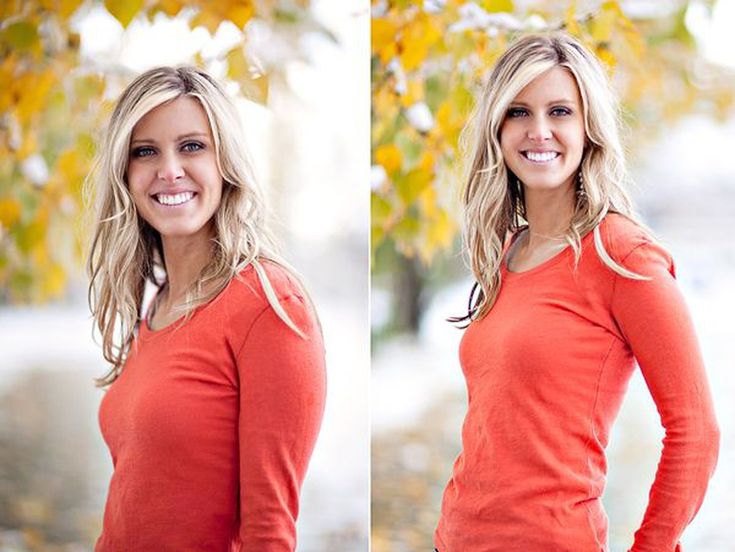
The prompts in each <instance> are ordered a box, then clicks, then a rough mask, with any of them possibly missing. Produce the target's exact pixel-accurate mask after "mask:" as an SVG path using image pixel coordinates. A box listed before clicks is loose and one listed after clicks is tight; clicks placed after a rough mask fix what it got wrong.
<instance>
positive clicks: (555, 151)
mask: <svg viewBox="0 0 735 552" xmlns="http://www.w3.org/2000/svg"><path fill="white" fill-rule="evenodd" d="M582 115H583V114H582V98H581V97H580V95H579V88H578V87H577V82H576V80H575V79H574V77H573V76H572V74H571V72H569V70H567V69H565V68H564V67H559V66H557V67H553V68H552V69H549V70H548V71H546V72H545V73H542V74H541V75H539V76H538V77H536V78H535V79H534V80H532V81H531V82H530V83H529V84H528V85H527V86H526V87H525V88H523V90H521V91H520V92H519V93H518V95H517V96H516V97H515V98H514V99H513V101H512V102H511V104H510V106H509V107H508V111H507V112H506V117H505V120H504V121H503V124H502V126H501V128H500V147H501V150H502V152H503V158H504V159H505V163H506V165H507V167H508V168H509V169H510V170H511V171H513V173H514V174H515V175H516V176H517V177H518V178H520V180H521V182H523V184H524V188H525V190H526V192H528V191H529V190H551V189H555V188H560V187H561V188H567V187H571V186H573V185H574V178H575V176H576V174H577V170H578V168H579V164H580V163H581V161H582V151H583V149H584V145H585V132H584V120H583V116H582Z"/></svg>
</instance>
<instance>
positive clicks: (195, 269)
mask: <svg viewBox="0 0 735 552" xmlns="http://www.w3.org/2000/svg"><path fill="white" fill-rule="evenodd" d="M162 242H163V258H164V264H165V267H166V278H167V280H168V290H167V291H168V293H167V294H166V295H167V300H168V303H169V306H171V305H173V304H174V303H175V302H179V301H180V300H181V299H182V298H183V296H184V293H185V291H186V289H187V288H188V287H189V286H191V285H192V284H193V283H194V282H195V281H196V279H197V277H198V276H199V273H200V272H201V270H202V269H203V268H204V267H205V266H206V265H207V263H209V262H210V260H211V258H212V245H211V240H210V238H209V234H208V233H206V234H205V235H202V236H186V237H165V236H163V237H162Z"/></svg>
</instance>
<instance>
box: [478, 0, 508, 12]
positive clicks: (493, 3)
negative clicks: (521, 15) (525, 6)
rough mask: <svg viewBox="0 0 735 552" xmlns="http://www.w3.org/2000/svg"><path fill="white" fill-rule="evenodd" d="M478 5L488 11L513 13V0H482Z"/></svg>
mask: <svg viewBox="0 0 735 552" xmlns="http://www.w3.org/2000/svg"><path fill="white" fill-rule="evenodd" d="M480 6H481V7H482V8H483V9H484V10H485V11H487V12H490V13H499V12H507V13H513V0H482V1H481V2H480Z"/></svg>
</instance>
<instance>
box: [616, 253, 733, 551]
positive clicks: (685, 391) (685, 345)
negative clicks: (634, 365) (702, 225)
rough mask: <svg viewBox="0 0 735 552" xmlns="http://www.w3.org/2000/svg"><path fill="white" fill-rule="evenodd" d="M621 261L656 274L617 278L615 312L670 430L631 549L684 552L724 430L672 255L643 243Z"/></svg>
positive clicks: (663, 420) (625, 264)
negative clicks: (644, 278) (685, 538)
mask: <svg viewBox="0 0 735 552" xmlns="http://www.w3.org/2000/svg"><path fill="white" fill-rule="evenodd" d="M622 262H623V265H624V266H625V267H626V268H628V269H630V270H632V271H633V272H636V273H638V274H641V275H645V276H649V277H650V278H651V279H650V280H647V281H641V280H633V279H629V278H625V277H622V276H618V275H616V281H615V286H614V291H613V296H612V312H613V315H614V317H615V320H616V322H617V324H618V327H619V328H620V330H621V332H622V334H623V336H624V337H625V339H626V340H627V342H628V343H629V345H630V347H631V350H632V351H633V354H634V355H635V358H636V360H637V362H638V365H639V367H640V369H641V372H642V374H643V377H644V378H645V381H646V384H647V385H648V389H649V390H650V392H651V395H652V396H653V400H654V401H655V403H656V408H657V410H658V412H659V415H660V416H661V423H662V424H663V427H664V428H665V430H666V435H665V437H664V440H663V451H662V452H661V459H660V461H659V464H658V469H657V471H656V477H655V480H654V482H653V485H652V487H651V490H650V493H649V501H648V507H647V509H646V513H645V515H644V517H643V521H642V523H641V526H640V528H639V529H638V530H637V531H636V533H635V542H634V544H633V547H632V548H631V549H630V552H674V551H676V552H679V551H680V550H681V544H680V543H679V537H680V536H681V534H682V533H683V532H684V529H685V527H686V526H687V525H688V524H689V523H690V522H691V521H692V519H693V518H694V516H695V514H696V513H697V511H698V510H699V507H700V506H701V504H702V501H703V500H704V494H705V491H706V489H707V483H708V481H709V479H710V477H711V476H712V473H713V472H714V469H715V465H716V463H717V454H718V450H719V438H720V435H719V429H718V426H717V421H716V420H715V414H714V409H713V406H712V398H711V395H710V391H709V386H708V384H707V376H706V373H705V369H704V363H703V361H702V355H701V352H700V350H699V345H698V343H697V338H696V334H695V331H694V326H693V324H692V320H691V318H690V315H689V311H688V309H687V306H686V304H685V302H684V298H683V296H682V294H681V292H680V291H679V289H678V287H677V285H676V281H675V279H674V267H673V263H672V261H671V258H670V256H669V255H668V254H667V253H666V251H664V250H663V249H662V248H661V247H660V246H658V245H657V244H654V243H652V242H643V243H641V244H639V245H637V246H636V247H635V248H634V249H633V250H631V251H630V252H629V253H628V255H626V257H625V258H624V259H623V261H622Z"/></svg>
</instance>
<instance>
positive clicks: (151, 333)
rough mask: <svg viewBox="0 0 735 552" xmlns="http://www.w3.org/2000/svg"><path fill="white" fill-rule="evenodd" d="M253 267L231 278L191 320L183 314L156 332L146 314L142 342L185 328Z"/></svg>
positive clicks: (198, 308) (197, 308) (192, 314)
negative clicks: (239, 276) (149, 323)
mask: <svg viewBox="0 0 735 552" xmlns="http://www.w3.org/2000/svg"><path fill="white" fill-rule="evenodd" d="M251 266H252V263H250V264H248V265H247V266H246V267H245V268H244V269H242V270H241V271H239V272H238V273H237V274H236V275H235V276H233V277H232V278H230V281H229V282H227V285H226V286H225V287H224V288H222V291H220V292H219V293H218V294H217V295H215V296H214V297H213V298H212V299H211V300H210V301H208V302H207V303H204V304H203V305H199V306H198V307H196V308H195V309H194V310H193V311H192V313H191V316H190V317H189V320H186V315H185V314H182V315H181V316H179V317H178V318H177V319H176V320H174V321H173V322H171V323H170V324H167V325H166V326H164V327H163V328H160V329H158V330H154V329H152V328H151V327H150V326H149V325H148V313H147V312H146V315H145V316H144V317H143V318H142V319H141V322H140V331H139V332H138V334H139V336H140V339H141V341H145V340H148V339H153V338H156V337H159V336H161V335H165V334H167V333H169V332H171V331H173V330H174V329H176V328H181V327H183V326H184V325H185V324H186V323H187V322H189V323H190V322H191V321H192V320H193V319H194V317H195V316H196V315H197V314H199V312H200V311H203V310H204V309H206V308H208V307H210V306H213V305H214V304H215V303H217V302H218V301H219V300H220V299H221V298H222V296H223V295H225V293H226V292H227V290H228V289H230V286H231V285H232V282H233V281H234V280H235V279H236V278H237V276H238V274H239V275H243V274H244V272H245V271H246V270H248V269H249V268H250V267H251ZM156 295H158V292H156ZM156 295H154V296H153V299H151V303H152V302H153V301H155V299H156Z"/></svg>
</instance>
